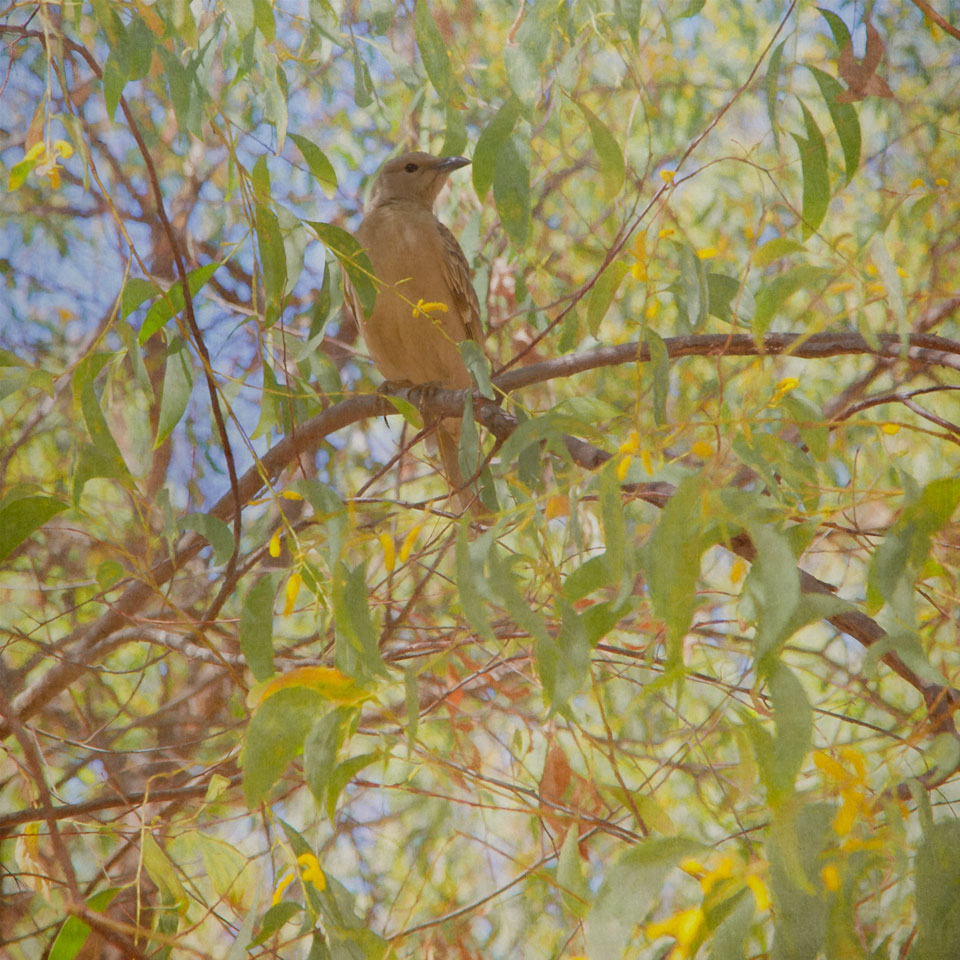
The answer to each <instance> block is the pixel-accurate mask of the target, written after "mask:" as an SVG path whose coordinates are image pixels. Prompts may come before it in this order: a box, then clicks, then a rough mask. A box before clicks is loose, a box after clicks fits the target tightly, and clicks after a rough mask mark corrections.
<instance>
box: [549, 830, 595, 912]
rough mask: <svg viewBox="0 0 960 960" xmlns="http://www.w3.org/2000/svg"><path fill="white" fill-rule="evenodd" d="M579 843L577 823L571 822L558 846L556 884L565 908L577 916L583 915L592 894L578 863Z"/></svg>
mask: <svg viewBox="0 0 960 960" xmlns="http://www.w3.org/2000/svg"><path fill="white" fill-rule="evenodd" d="M579 847H580V845H579V843H578V840H577V825H576V824H575V823H574V824H571V826H570V829H569V830H567V835H566V837H564V839H563V846H562V847H561V848H560V856H559V857H558V859H557V885H558V886H559V887H560V892H561V894H562V895H563V903H564V905H565V906H566V908H567V909H568V910H569V911H570V912H571V913H573V914H575V915H576V916H578V917H583V916H584V914H585V913H586V911H587V907H588V906H589V904H590V901H591V900H592V899H593V895H592V894H591V892H590V886H589V885H588V883H587V880H586V878H585V877H584V875H583V868H582V867H581V865H580V849H579Z"/></svg>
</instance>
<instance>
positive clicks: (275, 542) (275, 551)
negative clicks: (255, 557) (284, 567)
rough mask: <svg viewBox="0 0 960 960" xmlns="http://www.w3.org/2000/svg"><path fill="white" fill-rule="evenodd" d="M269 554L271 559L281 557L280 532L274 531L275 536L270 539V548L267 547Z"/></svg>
mask: <svg viewBox="0 0 960 960" xmlns="http://www.w3.org/2000/svg"><path fill="white" fill-rule="evenodd" d="M267 552H268V553H269V554H270V556H271V557H279V556H280V530H279V529H277V530H274V532H273V536H272V537H271V538H270V546H269V547H267Z"/></svg>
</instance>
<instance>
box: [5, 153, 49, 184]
mask: <svg viewBox="0 0 960 960" xmlns="http://www.w3.org/2000/svg"><path fill="white" fill-rule="evenodd" d="M41 156H42V155H37V156H35V157H24V158H23V159H22V160H21V161H19V163H15V164H14V165H13V166H12V167H11V168H10V177H9V179H8V180H7V193H12V192H13V191H14V190H16V189H18V188H19V187H22V186H23V183H24V181H25V180H26V179H27V177H29V176H30V174H31V172H32V171H33V168H34V167H36V165H37V164H38V163H39V162H40V158H41Z"/></svg>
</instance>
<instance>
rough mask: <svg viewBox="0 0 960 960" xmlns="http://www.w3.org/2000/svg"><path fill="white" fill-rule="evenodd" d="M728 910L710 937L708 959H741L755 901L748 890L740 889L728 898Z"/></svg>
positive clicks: (743, 955)
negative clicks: (730, 901) (729, 901)
mask: <svg viewBox="0 0 960 960" xmlns="http://www.w3.org/2000/svg"><path fill="white" fill-rule="evenodd" d="M730 899H731V900H732V901H733V902H732V903H731V904H730V910H729V912H727V914H726V916H724V917H723V919H722V920H720V922H719V923H718V924H717V927H716V929H715V930H714V932H713V936H712V937H711V939H710V960H743V958H744V957H745V956H746V953H745V947H746V940H747V935H748V934H749V933H750V926H751V924H752V923H753V916H754V911H755V903H754V898H753V896H752V895H749V894H748V891H746V890H741V891H740V893H738V894H735V895H734V896H733V897H731V898H730Z"/></svg>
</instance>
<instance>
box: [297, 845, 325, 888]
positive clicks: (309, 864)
mask: <svg viewBox="0 0 960 960" xmlns="http://www.w3.org/2000/svg"><path fill="white" fill-rule="evenodd" d="M297 863H298V864H300V867H301V870H302V872H301V874H300V876H301V877H302V879H303V880H304V882H306V883H312V884H313V885H314V887H316V889H317V890H319V891H321V892H322V891H324V890H326V889H327V878H326V877H325V876H324V875H323V871H322V870H321V869H320V862H319V861H318V860H317V858H316V857H315V856H314V855H313V854H312V853H301V854H300V856H299V857H297Z"/></svg>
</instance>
